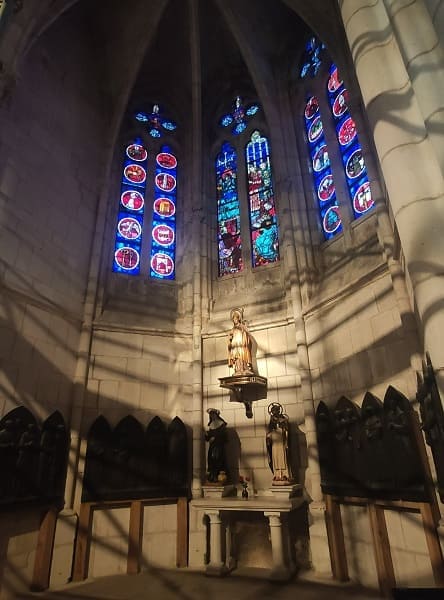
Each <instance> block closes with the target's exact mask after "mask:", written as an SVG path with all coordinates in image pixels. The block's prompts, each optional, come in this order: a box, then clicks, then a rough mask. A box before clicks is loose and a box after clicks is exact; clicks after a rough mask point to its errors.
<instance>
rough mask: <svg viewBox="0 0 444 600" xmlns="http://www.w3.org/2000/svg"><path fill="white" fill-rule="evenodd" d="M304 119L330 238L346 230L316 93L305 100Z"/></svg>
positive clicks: (316, 183)
mask: <svg viewBox="0 0 444 600" xmlns="http://www.w3.org/2000/svg"><path fill="white" fill-rule="evenodd" d="M304 121H305V131H306V133H307V146H308V151H309V153H310V158H311V163H312V176H313V184H314V188H315V191H316V196H317V202H318V208H319V215H320V219H321V224H322V230H323V232H324V236H325V239H327V240H328V239H330V238H332V237H333V236H335V235H336V234H337V233H339V232H340V231H342V225H341V216H340V212H339V206H338V202H337V199H336V190H335V185H334V181H333V173H332V172H331V167H330V156H329V154H328V149H327V143H326V141H325V135H324V127H323V124H322V119H321V114H320V110H319V100H318V99H317V97H316V96H310V97H309V98H308V100H307V102H306V104H305V109H304Z"/></svg>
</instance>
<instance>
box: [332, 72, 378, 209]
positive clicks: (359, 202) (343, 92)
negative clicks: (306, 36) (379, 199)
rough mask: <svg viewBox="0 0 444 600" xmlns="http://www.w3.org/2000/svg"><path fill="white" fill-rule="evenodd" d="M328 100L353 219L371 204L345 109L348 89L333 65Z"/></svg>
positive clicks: (360, 155)
mask: <svg viewBox="0 0 444 600" xmlns="http://www.w3.org/2000/svg"><path fill="white" fill-rule="evenodd" d="M327 90H328V99H329V102H330V107H331V112H332V115H333V119H334V123H335V127H336V136H337V139H338V143H339V148H340V150H341V156H342V163H343V166H344V172H345V177H346V180H347V186H348V192H349V195H350V200H351V203H352V206H353V212H354V215H355V218H358V217H360V216H361V215H363V214H364V213H366V212H367V211H368V210H370V209H371V208H372V207H373V206H374V200H373V198H372V194H371V190H370V182H369V180H368V175H367V169H366V166H365V161H364V156H363V152H362V148H361V146H360V144H359V139H358V133H357V131H356V124H355V122H354V120H353V119H352V117H351V115H350V111H349V109H348V101H349V96H348V91H347V89H346V88H345V86H344V83H343V81H342V80H341V78H340V76H339V73H338V69H337V67H336V65H334V64H332V65H331V67H330V77H329V79H328V82H327Z"/></svg>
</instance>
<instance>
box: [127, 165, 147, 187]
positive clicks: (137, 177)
mask: <svg viewBox="0 0 444 600" xmlns="http://www.w3.org/2000/svg"><path fill="white" fill-rule="evenodd" d="M123 173H124V175H125V177H126V178H127V179H129V181H132V182H133V183H143V182H144V181H145V179H146V171H145V169H144V168H143V167H141V166H140V165H133V164H131V165H127V166H126V167H125V169H124V171H123Z"/></svg>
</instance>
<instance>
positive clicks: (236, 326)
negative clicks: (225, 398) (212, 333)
mask: <svg viewBox="0 0 444 600" xmlns="http://www.w3.org/2000/svg"><path fill="white" fill-rule="evenodd" d="M230 318H231V320H232V321H233V327H232V328H231V329H230V332H229V335H228V367H229V368H232V369H233V370H234V373H233V375H230V376H229V377H219V381H220V386H221V387H223V388H225V389H227V390H230V393H231V397H230V401H231V402H242V403H243V404H244V406H245V414H246V415H247V417H248V418H249V419H251V418H252V417H253V402H254V400H259V399H260V398H266V397H267V379H266V378H265V377H261V376H260V375H259V374H257V373H256V372H255V371H254V369H253V358H252V346H253V340H252V338H251V336H250V334H249V333H248V329H247V325H246V324H245V320H244V309H243V308H233V309H232V310H231V311H230Z"/></svg>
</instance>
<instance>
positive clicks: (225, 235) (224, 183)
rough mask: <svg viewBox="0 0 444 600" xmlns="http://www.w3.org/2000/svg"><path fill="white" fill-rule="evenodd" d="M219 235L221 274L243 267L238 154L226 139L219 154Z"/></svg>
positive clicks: (217, 159) (217, 187) (217, 189)
mask: <svg viewBox="0 0 444 600" xmlns="http://www.w3.org/2000/svg"><path fill="white" fill-rule="evenodd" d="M216 194H217V239H218V254H219V277H221V276H222V275H228V274H230V273H239V272H240V271H242V268H243V263H242V240H241V234H240V206H239V198H238V193H237V154H236V150H235V149H234V148H233V146H232V145H231V144H229V143H228V142H224V143H223V144H222V146H221V150H220V152H219V154H218V155H217V157H216Z"/></svg>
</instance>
